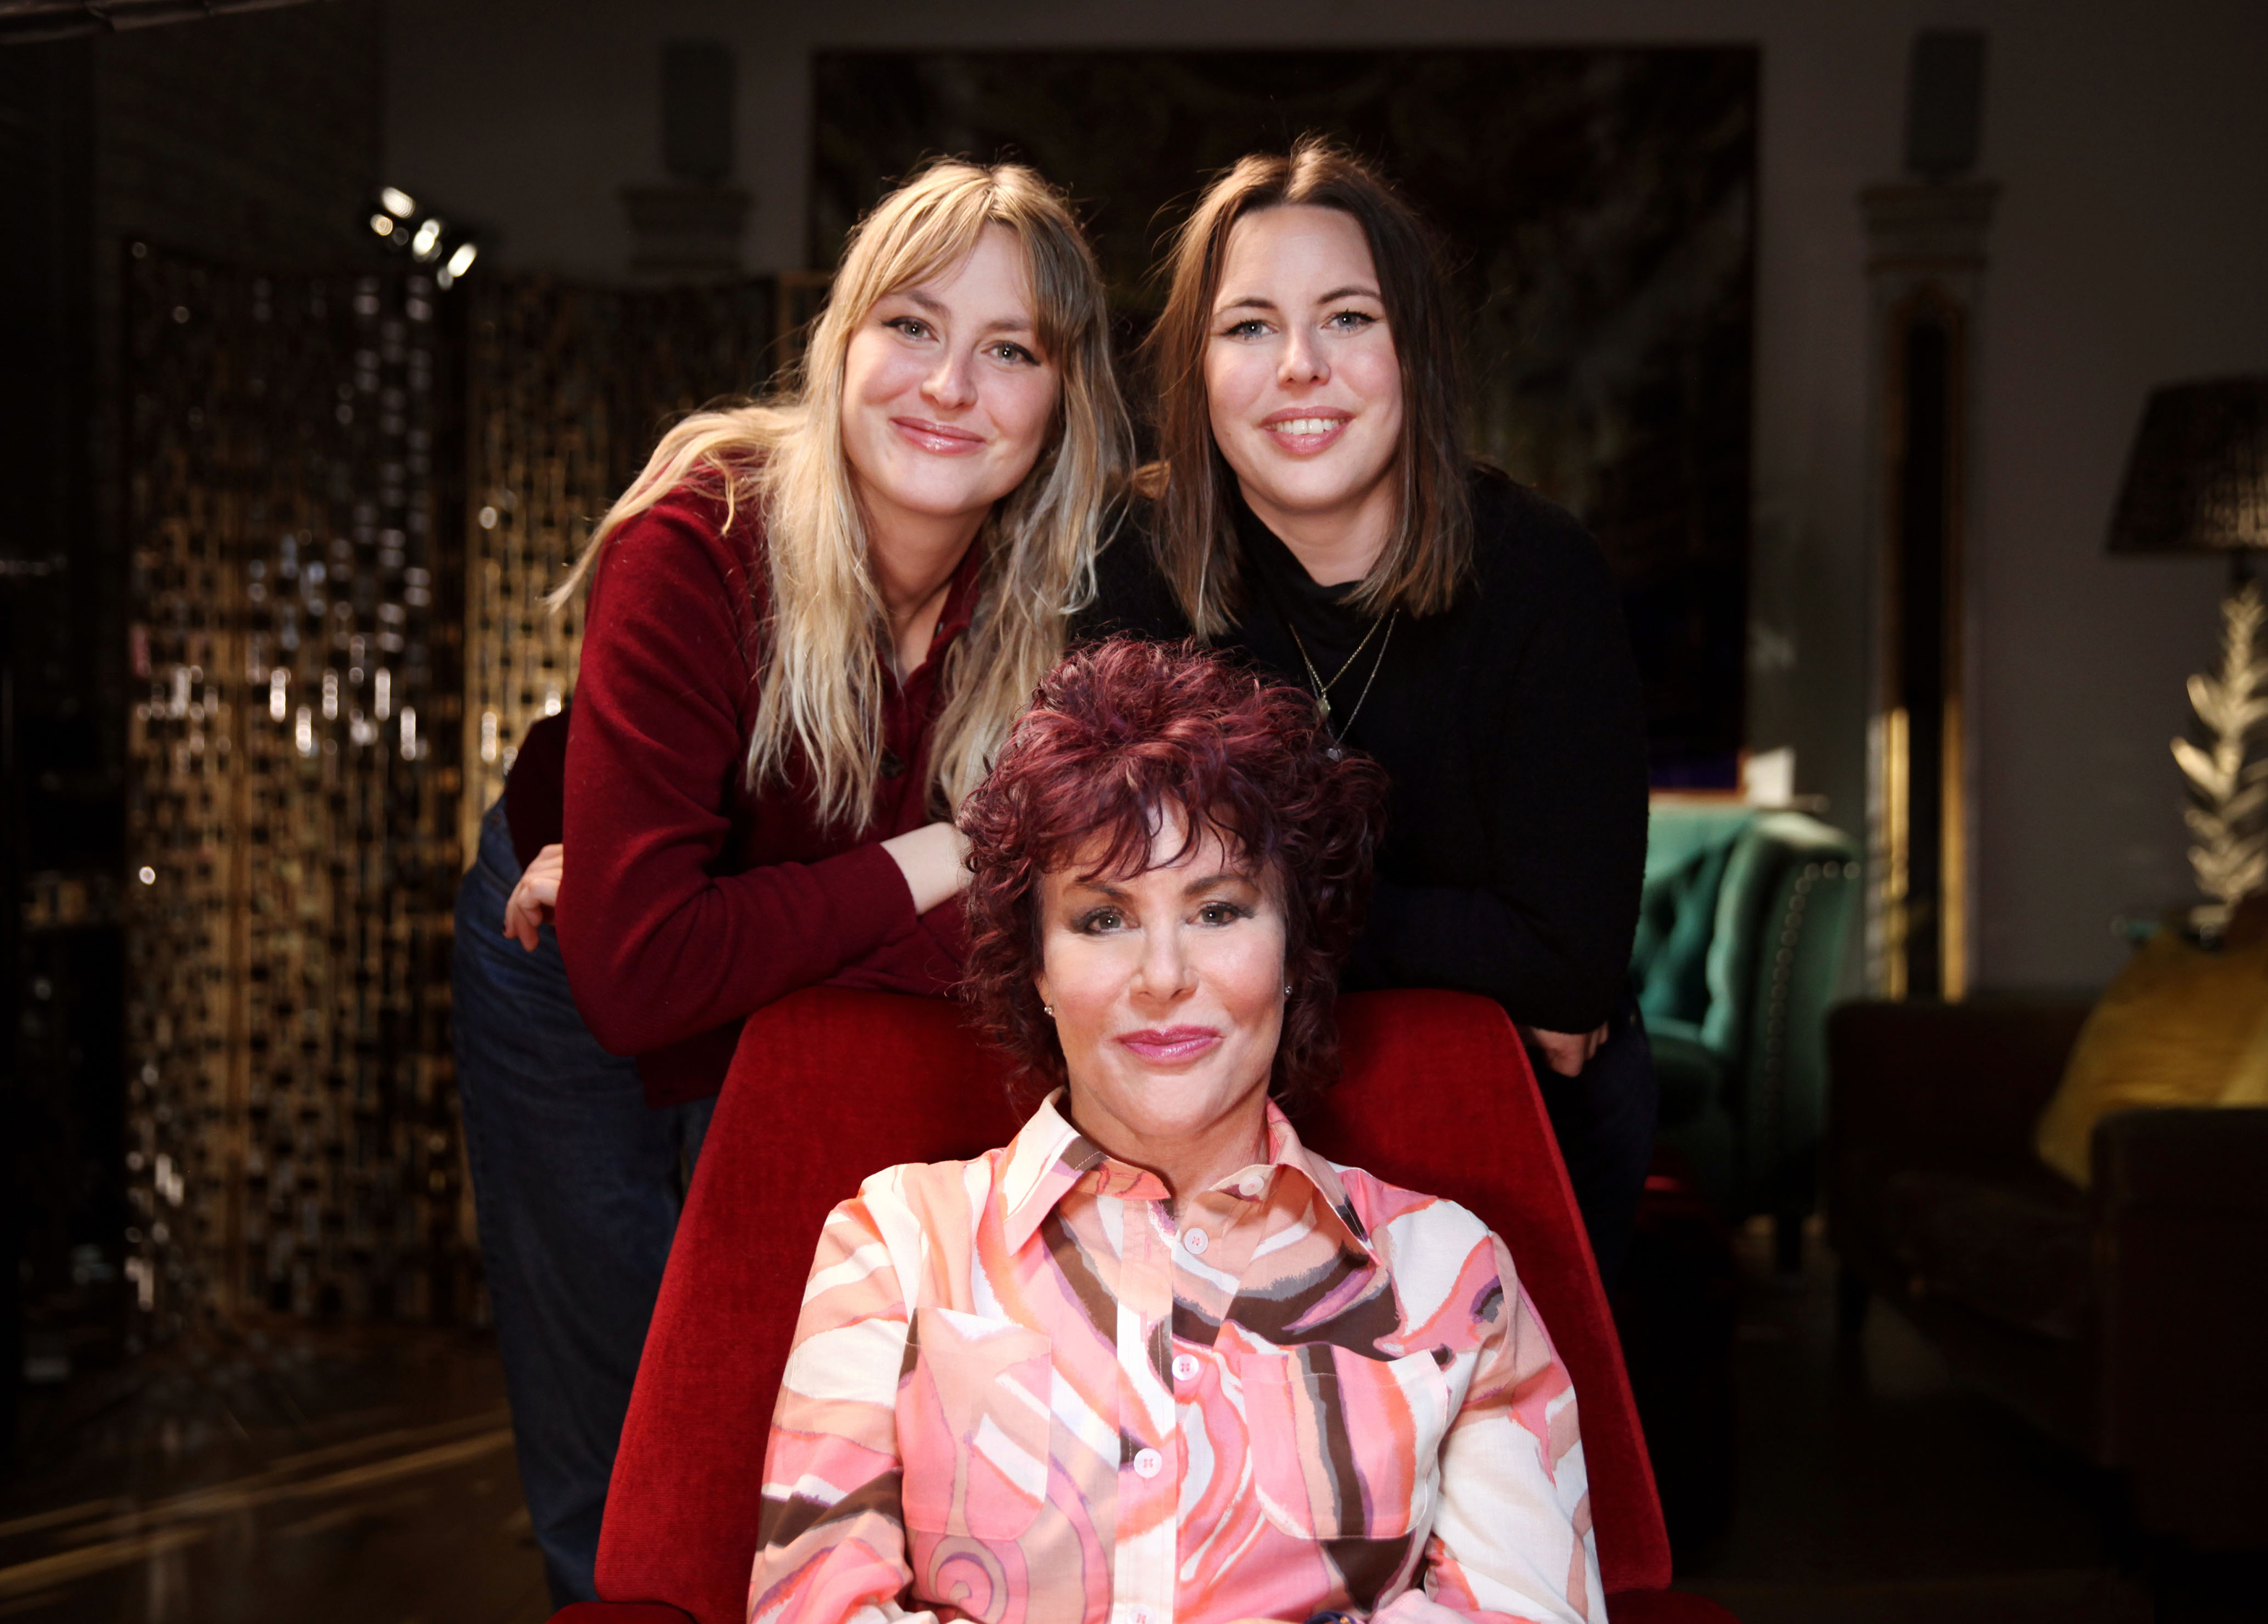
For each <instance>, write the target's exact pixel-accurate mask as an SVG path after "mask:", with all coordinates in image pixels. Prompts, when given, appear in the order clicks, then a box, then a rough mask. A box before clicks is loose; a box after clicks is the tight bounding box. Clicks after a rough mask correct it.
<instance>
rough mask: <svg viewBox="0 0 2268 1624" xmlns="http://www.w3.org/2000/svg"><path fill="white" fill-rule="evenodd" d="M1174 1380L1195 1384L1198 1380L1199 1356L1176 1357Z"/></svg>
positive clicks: (1177, 1355)
mask: <svg viewBox="0 0 2268 1624" xmlns="http://www.w3.org/2000/svg"><path fill="white" fill-rule="evenodd" d="M1174 1379H1175V1381H1177V1382H1194V1381H1195V1380H1197V1355H1195V1354H1175V1355H1174Z"/></svg>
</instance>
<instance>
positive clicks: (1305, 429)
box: [1260, 413, 1354, 454]
mask: <svg viewBox="0 0 2268 1624" xmlns="http://www.w3.org/2000/svg"><path fill="white" fill-rule="evenodd" d="M1353 421H1354V419H1353V418H1352V417H1340V416H1337V414H1335V413H1306V414H1300V415H1295V416H1291V417H1272V418H1270V419H1269V420H1268V421H1266V422H1264V423H1263V424H1261V425H1260V426H1261V427H1262V428H1263V429H1265V430H1266V431H1267V432H1269V433H1270V435H1272V436H1274V437H1275V440H1276V443H1277V444H1278V445H1279V446H1281V447H1284V448H1285V450H1286V451H1290V452H1294V453H1298V454H1307V453H1309V452H1315V451H1321V450H1322V449H1323V447H1326V446H1329V445H1333V444H1336V443H1337V440H1338V438H1339V435H1340V434H1341V433H1342V432H1344V430H1345V428H1346V425H1347V424H1350V423H1351V422H1353Z"/></svg>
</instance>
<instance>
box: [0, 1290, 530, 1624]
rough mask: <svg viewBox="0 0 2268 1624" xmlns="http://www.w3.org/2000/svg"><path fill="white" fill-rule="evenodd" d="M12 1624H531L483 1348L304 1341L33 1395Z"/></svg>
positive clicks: (509, 1478)
mask: <svg viewBox="0 0 2268 1624" xmlns="http://www.w3.org/2000/svg"><path fill="white" fill-rule="evenodd" d="M32 1394H33V1399H32V1402H31V1403H30V1404H29V1405H28V1406H26V1412H25V1414H24V1419H23V1425H22V1439H23V1446H22V1451H21V1453H22V1456H23V1462H22V1469H21V1470H20V1471H19V1472H18V1474H17V1475H16V1477H15V1478H14V1479H13V1480H11V1481H9V1482H8V1483H7V1484H6V1485H5V1487H4V1488H0V1620H9V1621H10V1624H15V1620H24V1621H25V1624H47V1621H48V1620H53V1621H54V1624H65V1621H68V1624H267V1621H268V1620H295V1621H297V1620H323V1624H445V1621H446V1624H541V1620H544V1619H547V1618H549V1616H550V1613H551V1608H550V1606H549V1600H548V1598H547V1597H546V1596H545V1593H544V1585H543V1574H542V1566H541V1561H539V1559H538V1558H537V1556H536V1554H535V1549H534V1545H533V1543H532V1542H531V1541H530V1540H529V1539H528V1537H527V1512H526V1511H525V1510H523V1509H522V1508H521V1506H520V1500H519V1475H518V1473H516V1472H515V1471H514V1470H513V1466H512V1430H511V1423H510V1417H509V1416H508V1414H506V1411H505V1409H504V1391H503V1379H502V1376H501V1373H500V1372H499V1370H498V1369H497V1362H496V1355H495V1350H494V1347H493V1344H492V1343H490V1341H489V1340H486V1339H484V1338H479V1337H475V1336H472V1335H470V1334H456V1333H446V1332H427V1333H409V1334H388V1335H385V1336H380V1337H372V1336H370V1335H367V1334H365V1335H359V1336H354V1337H348V1336H344V1335H342V1334H339V1333H335V1332H334V1333H313V1332H299V1333H296V1334H283V1335H278V1336H276V1337H274V1338H273V1339H272V1340H271V1339H269V1338H261V1337H254V1338H252V1339H250V1340H248V1341H247V1343H245V1344H243V1345H240V1346H238V1347H232V1348H230V1349H229V1350H228V1351H227V1352H226V1353H225V1355H221V1356H218V1357H215V1356H212V1355H209V1354H202V1353H198V1352H193V1351H188V1350H183V1351H180V1352H176V1353H172V1354H168V1355H164V1356H161V1357H156V1358H145V1359H144V1360H142V1361H139V1362H136V1365H135V1366H134V1367H132V1368H130V1369H126V1370H122V1371H114V1372H107V1373H100V1374H97V1375H94V1376H88V1377H79V1378H78V1379H77V1380H75V1381H74V1382H72V1383H71V1384H70V1386H69V1387H68V1388H62V1389H46V1390H40V1389H34V1390H32Z"/></svg>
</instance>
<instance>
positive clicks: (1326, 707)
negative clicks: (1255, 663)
mask: <svg viewBox="0 0 2268 1624" xmlns="http://www.w3.org/2000/svg"><path fill="white" fill-rule="evenodd" d="M1401 617H1402V611H1401V609H1395V610H1394V611H1393V612H1392V613H1390V614H1389V615H1388V616H1387V617H1386V618H1385V619H1384V620H1383V621H1376V620H1374V621H1373V622H1371V623H1370V630H1369V631H1366V632H1364V633H1363V634H1362V641H1361V642H1359V643H1358V644H1356V645H1355V647H1354V653H1351V654H1349V655H1348V656H1347V657H1346V664H1344V665H1343V666H1341V667H1340V668H1338V675H1337V676H1334V677H1332V678H1331V680H1330V681H1329V682H1328V683H1326V682H1325V681H1323V677H1322V673H1321V672H1320V671H1318V670H1316V669H1315V662H1314V661H1313V660H1312V659H1310V658H1309V657H1308V655H1307V640H1306V639H1303V638H1301V637H1300V628H1299V627H1297V626H1295V625H1293V624H1292V617H1291V616H1289V615H1286V616H1285V617H1284V626H1285V630H1286V631H1289V632H1291V634H1292V646H1293V647H1294V648H1297V649H1298V650H1299V651H1300V664H1301V665H1304V666H1306V667H1307V681H1308V682H1309V683H1313V684H1314V690H1315V708H1316V709H1317V710H1318V711H1320V712H1322V718H1323V725H1324V726H1325V727H1330V722H1331V690H1332V689H1333V688H1334V687H1336V686H1337V683H1338V680H1339V677H1342V676H1344V675H1346V674H1347V672H1348V671H1349V670H1351V668H1353V666H1354V662H1355V661H1357V660H1359V659H1360V658H1361V657H1362V651H1363V650H1364V649H1366V648H1368V647H1369V646H1370V639H1372V638H1373V637H1375V636H1376V635H1377V634H1378V629H1379V627H1380V626H1381V625H1383V626H1384V627H1385V628H1386V639H1385V640H1384V641H1383V642H1381V643H1380V644H1379V646H1378V658H1377V659H1376V660H1373V661H1371V665H1370V675H1368V676H1366V677H1365V678H1364V679H1363V683H1362V691H1361V692H1360V693H1359V694H1357V695H1356V696H1355V701H1354V709H1353V710H1351V711H1350V712H1347V719H1346V725H1347V727H1353V726H1354V722H1355V718H1356V717H1358V716H1360V715H1361V714H1362V707H1363V702H1364V701H1365V700H1366V699H1368V698H1370V688H1371V684H1372V683H1375V682H1377V681H1378V672H1379V668H1380V667H1381V666H1383V665H1384V664H1385V663H1386V651H1387V650H1388V648H1390V647H1392V646H1393V644H1394V623H1395V621H1396V620H1399V619H1400V618H1401ZM1331 736H1332V737H1333V738H1344V737H1345V736H1346V729H1345V728H1340V727H1331ZM1323 753H1324V755H1326V756H1328V757H1329V758H1330V759H1331V760H1333V761H1337V760H1338V759H1339V758H1340V757H1342V756H1344V754H1345V752H1344V750H1342V749H1339V747H1338V746H1337V745H1336V744H1334V745H1332V746H1331V747H1330V749H1328V750H1326V751H1324V752H1323Z"/></svg>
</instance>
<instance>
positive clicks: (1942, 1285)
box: [1825, 1002, 2268, 1549]
mask: <svg viewBox="0 0 2268 1624" xmlns="http://www.w3.org/2000/svg"><path fill="white" fill-rule="evenodd" d="M2086 1015H2087V1006H2086V1005H2084V1004H2082V1003H2077V1002H2069V1003H2047V1002H2024V1003H2016V1002H2008V1003H1970V1004H1953V1005H1948V1004H1931V1003H1883V1002H1864V1003H1855V1004H1846V1005H1845V1006H1843V1007H1841V1008H1838V1009H1837V1010H1836V1011H1835V1012H1834V1014H1833V1015H1832V1016H1831V1018H1830V1022H1829V1034H1828V1048H1829V1056H1830V1067H1831V1070H1832V1075H1833V1078H1834V1087H1833V1090H1832V1093H1831V1096H1830V1099H1831V1104H1830V1110H1829V1121H1828V1132H1827V1145H1826V1170H1825V1171H1826V1179H1825V1187H1826V1200H1827V1214H1828V1237H1829V1240H1830V1243H1831V1244H1832V1245H1833V1247H1834V1250H1835V1252H1836V1255H1837V1259H1839V1261H1840V1265H1841V1267H1842V1270H1843V1277H1842V1280H1843V1311H1844V1320H1845V1328H1846V1330H1848V1331H1852V1332H1855V1331H1856V1330H1857V1328H1858V1325H1859V1320H1860V1318H1862V1317H1863V1315H1864V1313H1865V1310H1866V1303H1867V1300H1868V1298H1869V1297H1870V1296H1881V1297H1883V1298H1885V1299H1887V1300H1889V1301H1891V1302H1895V1303H1896V1304H1897V1305H1898V1307H1899V1309H1900V1310H1901V1311H1902V1312H1903V1313H1904V1314H1905V1315H1906V1316H1907V1317H1908V1318H1910V1319H1911V1320H1912V1322H1913V1323H1914V1325H1916V1326H1917V1327H1918V1328H1919V1329H1920V1330H1921V1331H1922V1332H1923V1333H1924V1334H1925V1335H1926V1336H1928V1337H1929V1338H1930V1339H1931V1340H1933V1342H1934V1343H1935V1344H1936V1345H1937V1347H1939V1348H1940V1351H1941V1352H1942V1353H1943V1354H1944V1355H1945V1358H1946V1360H1947V1362H1948V1364H1949V1365H1950V1366H1951V1367H1952V1369H1953V1370H1954V1372H1955V1375H1956V1376H1958V1377H1961V1378H1962V1379H1964V1380H1967V1381H1969V1382H1971V1383H1973V1384H1976V1385H1977V1386H1979V1387H1981V1388H1983V1389H1985V1391H1989V1392H1991V1393H1992V1394H1993V1395H1995V1396H1996V1397H1998V1398H1999V1399H2002V1400H2004V1401H2005V1402H2007V1404H2009V1405H2011V1406H2014V1407H2015V1408H2016V1409H2017V1410H2018V1411H2020V1412H2021V1414H2023V1415H2024V1416H2026V1417H2027V1418H2028V1419H2029V1420H2030V1421H2032V1422H2033V1423H2034V1424H2035V1425H2036V1426H2037V1427H2039V1428H2041V1429H2042V1430H2043V1431H2045V1432H2046V1433H2048V1434H2049V1435H2050V1436H2052V1437H2054V1438H2056V1439H2058V1440H2059V1441H2060V1442H2062V1443H2064V1444H2066V1446H2068V1447H2069V1448H2071V1449H2073V1450H2074V1451H2078V1452H2079V1453H2080V1454H2082V1455H2084V1456H2085V1457H2086V1458H2088V1459H2090V1460H2092V1461H2094V1462H2095V1463H2096V1464H2097V1465H2101V1466H2103V1467H2106V1468H2108V1469H2110V1470H2112V1471H2114V1472H2116V1473H2119V1474H2120V1475H2121V1476H2122V1477H2123V1478H2124V1480H2125V1483H2126V1487H2127V1488H2128V1491H2129V1494H2130V1497H2131V1505H2132V1512H2133V1516H2134V1518H2135V1521H2136V1522H2137V1524H2139V1526H2140V1527H2142V1528H2143V1529H2145V1530H2147V1531H2149V1532H2156V1533H2163V1534H2171V1535H2175V1536H2177V1537H2180V1538H2182V1539H2185V1540H2187V1541H2189V1542H2191V1543H2192V1544H2194V1545H2196V1546H2200V1547H2203V1548H2208V1549H2213V1548H2220V1549H2230V1548H2257V1547H2261V1546H2268V1109H2257V1110H2254V1109H2245V1110H2216V1111H2162V1110H2161V1111H2130V1112H2125V1113H2122V1114H2119V1115H2116V1116H2112V1117H2110V1118H2105V1119H2104V1120H2103V1121H2102V1123H2101V1124H2100V1125H2099V1126H2097V1128H2096V1130H2095V1139H2094V1144H2093V1159H2094V1169H2095V1173H2094V1187H2093V1188H2092V1189H2091V1190H2089V1191H2080V1190H2079V1189H2077V1188H2075V1187H2074V1186H2073V1185H2070V1184H2068V1183H2067V1182H2066V1181H2065V1180H2064V1179H2062V1178H2060V1177H2058V1176H2057V1175H2056V1174H2054V1173H2052V1172H2051V1171H2050V1170H2048V1169H2047V1168H2046V1167H2045V1166H2044V1165H2043V1164H2042V1163H2041V1162H2040V1161H2039V1159H2038V1157H2037V1156H2036V1155H2035V1154H2034V1152H2033V1148H2032V1132H2033V1126H2034V1124H2035V1123H2036V1120H2037V1118H2038V1117H2039V1113H2040V1111H2041V1110H2042V1108H2043V1106H2044V1105H2045V1104H2047V1101H2048V1099H2049V1097H2050V1096H2051V1095H2052V1094H2053V1093H2054V1091H2055V1088H2056V1084H2057V1082H2058V1080H2059V1079H2060V1077H2061V1074H2062V1071H2063V1066H2064V1061H2065V1059H2066V1057H2067V1056H2068V1054H2069V1053H2070V1051H2071V1047H2072V1044H2073V1040H2074V1039H2075V1038H2076V1037H2077V1036H2078V1034H2079V1030H2080V1024H2081V1023H2082V1022H2084V1020H2085V1019H2086Z"/></svg>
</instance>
